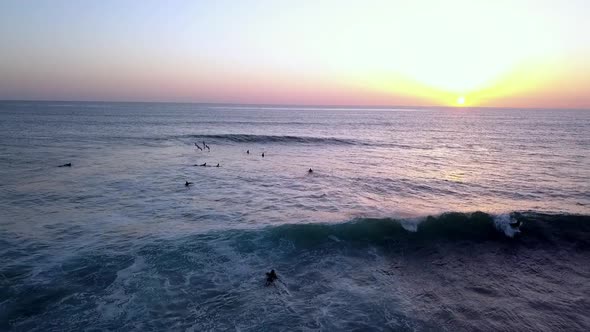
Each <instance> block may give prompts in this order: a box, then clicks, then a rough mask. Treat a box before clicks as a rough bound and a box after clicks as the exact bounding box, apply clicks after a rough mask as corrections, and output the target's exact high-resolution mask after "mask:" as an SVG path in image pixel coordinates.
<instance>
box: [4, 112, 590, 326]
mask: <svg viewBox="0 0 590 332" xmlns="http://www.w3.org/2000/svg"><path fill="white" fill-rule="evenodd" d="M197 145H198V147H197ZM205 145H206V146H205ZM207 147H208V148H207ZM589 148H590V112H589V111H580V110H519V109H470V108H455V109H451V108H415V109H413V108H337V107H296V106H284V107H282V106H252V105H209V104H166V103H89V102H9V101H5V102H0V263H1V264H0V330H3V331H12V330H13V331H226V330H229V331H587V330H590V149H589ZM248 152H249V153H248ZM263 153H264V156H263ZM67 163H71V167H67V166H66V167H58V166H60V165H64V164H67ZM203 164H206V166H199V165H203ZM217 165H219V167H217ZM309 169H312V170H313V172H311V173H310V172H309ZM186 181H189V182H192V185H189V186H186V185H185V183H186ZM271 269H274V270H276V272H277V274H278V276H279V280H277V281H275V282H274V283H273V284H272V285H270V286H268V287H267V286H265V272H268V271H270V270H271Z"/></svg>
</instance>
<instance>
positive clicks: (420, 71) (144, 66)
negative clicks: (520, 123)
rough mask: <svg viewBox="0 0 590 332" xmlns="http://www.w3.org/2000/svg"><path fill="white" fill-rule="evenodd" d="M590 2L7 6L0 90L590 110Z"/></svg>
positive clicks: (55, 95)
mask: <svg viewBox="0 0 590 332" xmlns="http://www.w3.org/2000/svg"><path fill="white" fill-rule="evenodd" d="M589 13H590V3H589V2H586V1H582V0H572V1H567V2H560V1H554V0H538V1H533V0H515V1H503V0H500V1H496V2H487V1H483V0H481V1H479V0H473V1H467V0H450V1H434V0H432V1H393V0H392V1H363V2H361V1H298V2H293V1H241V2H239V3H237V2H232V1H227V0H223V1H169V2H166V3H164V2H158V1H113V0H108V1H102V2H100V3H99V2H85V3H82V2H79V1H64V0H56V1H48V0H41V1H29V0H25V1H14V0H7V1H3V2H1V3H0V44H1V45H2V52H0V77H2V79H0V99H10V100H16V99H19V100H105V101H146V102H150V101H163V102H200V103H233V104H274V105H285V104H289V105H314V106H320V105H326V106H344V105H366V106H384V105H395V106H426V105H434V106H456V107H462V106H470V107H514V108H522V107H526V108H585V109H588V108H590V60H589V59H590V34H588V33H586V32H587V31H590V23H589V22H590V20H589V18H590V17H588V16H589V15H588V14H589Z"/></svg>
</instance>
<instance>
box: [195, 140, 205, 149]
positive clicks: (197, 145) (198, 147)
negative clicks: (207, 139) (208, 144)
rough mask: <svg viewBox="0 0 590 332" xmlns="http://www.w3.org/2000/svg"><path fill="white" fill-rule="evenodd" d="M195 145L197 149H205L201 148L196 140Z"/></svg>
mask: <svg viewBox="0 0 590 332" xmlns="http://www.w3.org/2000/svg"><path fill="white" fill-rule="evenodd" d="M195 146H196V147H197V149H199V150H201V151H203V149H201V147H200V146H199V144H197V142H195Z"/></svg>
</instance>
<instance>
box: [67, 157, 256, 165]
mask: <svg viewBox="0 0 590 332" xmlns="http://www.w3.org/2000/svg"><path fill="white" fill-rule="evenodd" d="M263 157H264V156H263ZM57 167H72V163H67V164H63V165H60V166H57Z"/></svg>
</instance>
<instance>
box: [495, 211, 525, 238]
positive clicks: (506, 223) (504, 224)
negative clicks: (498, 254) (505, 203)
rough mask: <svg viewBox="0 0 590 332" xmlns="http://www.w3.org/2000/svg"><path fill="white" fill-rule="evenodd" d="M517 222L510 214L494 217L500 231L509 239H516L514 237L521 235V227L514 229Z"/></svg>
mask: <svg viewBox="0 0 590 332" xmlns="http://www.w3.org/2000/svg"><path fill="white" fill-rule="evenodd" d="M515 222H516V220H515V219H514V218H512V217H511V216H510V214H507V213H503V214H499V215H497V216H495V217H494V225H495V226H496V228H497V229H498V230H499V231H502V232H504V234H506V236H508V237H511V238H512V237H514V235H516V234H518V233H520V228H519V227H513V226H512V225H511V224H514V223H515Z"/></svg>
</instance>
